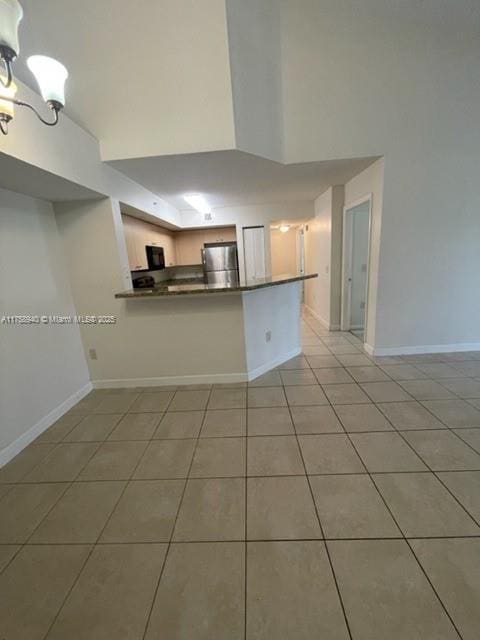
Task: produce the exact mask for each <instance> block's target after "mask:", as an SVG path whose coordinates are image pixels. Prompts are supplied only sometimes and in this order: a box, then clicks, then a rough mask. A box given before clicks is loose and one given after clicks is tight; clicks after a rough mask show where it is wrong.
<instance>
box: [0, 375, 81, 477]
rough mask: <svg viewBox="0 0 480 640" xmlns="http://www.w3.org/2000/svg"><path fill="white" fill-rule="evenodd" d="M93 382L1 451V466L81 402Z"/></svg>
mask: <svg viewBox="0 0 480 640" xmlns="http://www.w3.org/2000/svg"><path fill="white" fill-rule="evenodd" d="M92 388H93V387H92V383H91V382H89V383H87V384H86V385H85V386H84V387H82V388H81V389H79V390H78V391H76V392H75V393H73V394H72V395H71V396H70V397H69V398H67V399H66V400H65V401H64V402H62V403H61V404H59V405H58V407H55V409H53V410H52V411H50V413H49V414H47V415H46V416H45V417H44V418H42V419H41V420H39V421H38V422H37V423H36V424H34V425H33V426H31V427H30V428H29V429H27V431H25V432H24V433H22V435H21V436H19V437H18V438H17V439H16V440H14V441H13V442H11V443H10V444H9V445H7V446H6V447H5V448H4V449H2V450H1V451H0V468H1V467H3V466H5V465H6V464H7V463H8V462H10V460H12V459H13V458H14V457H15V456H16V455H18V454H19V453H20V452H21V451H22V450H23V449H25V447H27V446H28V445H29V444H30V443H31V442H33V441H34V440H35V438H38V436H39V435H41V434H42V433H43V432H44V431H46V430H47V429H48V428H49V427H51V426H52V424H54V422H56V421H57V420H58V419H59V418H61V417H62V416H63V415H64V414H65V413H67V411H69V410H70V409H71V408H72V407H74V406H75V405H76V404H77V402H80V400H81V399H82V398H84V397H85V396H86V395H87V394H88V393H90V391H91V390H92Z"/></svg>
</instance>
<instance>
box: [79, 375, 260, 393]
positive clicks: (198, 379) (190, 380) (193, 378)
mask: <svg viewBox="0 0 480 640" xmlns="http://www.w3.org/2000/svg"><path fill="white" fill-rule="evenodd" d="M247 379H248V376H247V374H246V373H213V374H208V373H207V374H198V375H190V376H163V377H159V378H121V379H120V378H119V379H112V380H93V381H92V384H93V388H94V389H119V388H129V387H159V386H162V387H163V386H165V387H169V386H176V385H185V384H222V383H229V382H232V383H233V382H247Z"/></svg>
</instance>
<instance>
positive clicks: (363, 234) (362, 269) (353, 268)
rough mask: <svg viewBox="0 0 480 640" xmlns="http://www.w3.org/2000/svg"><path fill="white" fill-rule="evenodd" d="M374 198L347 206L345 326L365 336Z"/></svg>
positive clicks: (344, 251)
mask: <svg viewBox="0 0 480 640" xmlns="http://www.w3.org/2000/svg"><path fill="white" fill-rule="evenodd" d="M370 217H371V198H370V197H368V198H367V199H365V200H363V202H359V203H358V204H354V205H349V206H347V207H345V210H344V221H343V222H344V225H343V234H344V235H343V295H342V329H343V330H344V331H353V332H355V333H358V335H359V336H362V337H363V336H364V333H365V328H366V324H367V300H368V277H369V255H370Z"/></svg>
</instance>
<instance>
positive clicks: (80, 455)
mask: <svg viewBox="0 0 480 640" xmlns="http://www.w3.org/2000/svg"><path fill="white" fill-rule="evenodd" d="M98 447H99V445H98V443H94V442H88V443H69V444H59V445H57V446H56V447H55V449H54V450H53V451H52V452H51V453H50V454H49V455H48V456H46V458H44V459H43V460H42V461H41V462H40V464H39V465H38V466H37V467H35V468H34V469H33V470H32V471H31V472H30V473H29V474H28V475H27V476H26V477H25V478H24V480H25V481H27V482H69V481H71V480H75V478H76V477H77V476H78V474H79V473H80V472H81V470H82V469H83V468H84V467H85V465H86V464H87V463H88V461H89V460H90V458H91V457H92V456H93V455H94V453H95V452H96V451H97V449H98Z"/></svg>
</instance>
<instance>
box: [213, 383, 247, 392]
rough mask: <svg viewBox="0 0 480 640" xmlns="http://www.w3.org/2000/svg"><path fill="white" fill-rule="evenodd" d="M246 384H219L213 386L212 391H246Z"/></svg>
mask: <svg viewBox="0 0 480 640" xmlns="http://www.w3.org/2000/svg"><path fill="white" fill-rule="evenodd" d="M246 388H247V383H246V382H217V383H216V384H214V385H212V389H214V390H215V389H246Z"/></svg>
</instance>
